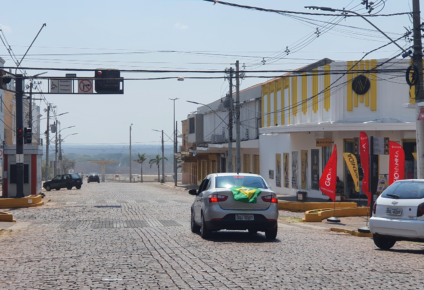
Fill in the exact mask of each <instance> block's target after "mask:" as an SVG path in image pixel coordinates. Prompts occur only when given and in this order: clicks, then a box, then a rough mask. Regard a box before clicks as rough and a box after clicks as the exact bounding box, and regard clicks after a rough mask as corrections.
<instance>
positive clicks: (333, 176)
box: [319, 145, 337, 201]
mask: <svg viewBox="0 0 424 290" xmlns="http://www.w3.org/2000/svg"><path fill="white" fill-rule="evenodd" d="M336 183H337V147H336V145H334V150H333V153H332V154H331V157H330V160H328V163H327V165H326V166H325V168H324V171H323V172H322V176H321V178H320V179H319V189H320V190H321V191H322V193H324V194H325V195H327V196H328V197H329V198H331V200H332V201H336Z"/></svg>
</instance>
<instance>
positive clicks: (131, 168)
mask: <svg viewBox="0 0 424 290" xmlns="http://www.w3.org/2000/svg"><path fill="white" fill-rule="evenodd" d="M132 125H133V124H132V123H131V125H130V183H131V182H132V167H131V163H132V160H131V128H132Z"/></svg>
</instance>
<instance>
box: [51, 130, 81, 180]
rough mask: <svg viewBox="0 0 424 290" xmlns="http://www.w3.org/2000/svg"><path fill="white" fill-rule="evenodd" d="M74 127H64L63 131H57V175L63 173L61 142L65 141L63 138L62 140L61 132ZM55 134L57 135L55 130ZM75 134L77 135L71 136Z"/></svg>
mask: <svg viewBox="0 0 424 290" xmlns="http://www.w3.org/2000/svg"><path fill="white" fill-rule="evenodd" d="M74 127H75V126H69V127H66V128H63V129H60V130H59V141H58V142H59V159H58V164H59V165H58V167H59V174H63V172H62V168H63V166H62V141H63V139H65V138H63V139H62V135H61V132H62V131H63V130H66V129H70V128H74ZM56 133H57V129H56ZM76 134H78V133H75V134H73V135H76ZM56 136H57V134H56ZM68 136H69V135H68Z"/></svg>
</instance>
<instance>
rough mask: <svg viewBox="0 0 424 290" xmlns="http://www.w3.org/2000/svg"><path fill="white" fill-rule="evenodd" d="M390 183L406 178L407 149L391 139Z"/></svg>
mask: <svg viewBox="0 0 424 290" xmlns="http://www.w3.org/2000/svg"><path fill="white" fill-rule="evenodd" d="M389 157H390V161H389V185H390V184H392V183H393V182H395V181H398V180H401V179H404V178H405V151H403V148H402V146H400V144H398V143H396V142H393V141H389Z"/></svg>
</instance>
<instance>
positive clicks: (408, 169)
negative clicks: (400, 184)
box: [403, 140, 417, 179]
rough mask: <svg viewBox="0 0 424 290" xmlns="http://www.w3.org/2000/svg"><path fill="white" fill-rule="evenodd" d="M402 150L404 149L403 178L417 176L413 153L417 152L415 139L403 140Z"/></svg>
mask: <svg viewBox="0 0 424 290" xmlns="http://www.w3.org/2000/svg"><path fill="white" fill-rule="evenodd" d="M403 150H404V151H405V179H414V178H417V160H416V159H415V156H416V155H415V156H414V154H412V153H416V152H417V143H416V142H415V140H403Z"/></svg>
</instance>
